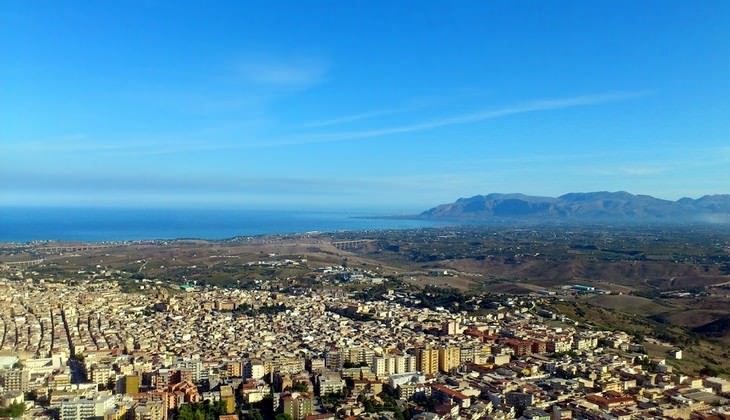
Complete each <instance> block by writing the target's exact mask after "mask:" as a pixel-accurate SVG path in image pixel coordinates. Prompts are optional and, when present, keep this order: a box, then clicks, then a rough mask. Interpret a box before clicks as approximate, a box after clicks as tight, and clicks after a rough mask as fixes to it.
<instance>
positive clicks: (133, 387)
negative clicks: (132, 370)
mask: <svg viewBox="0 0 730 420" xmlns="http://www.w3.org/2000/svg"><path fill="white" fill-rule="evenodd" d="M139 382H140V378H139V375H125V376H124V393H125V394H138V393H139Z"/></svg>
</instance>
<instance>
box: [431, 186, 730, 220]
mask: <svg viewBox="0 0 730 420" xmlns="http://www.w3.org/2000/svg"><path fill="white" fill-rule="evenodd" d="M420 217H421V218H427V219H452V220H454V219H455V220H465V221H509V220H515V219H519V220H533V221H551V220H554V221H559V220H574V221H618V222H631V221H637V222H651V221H656V222H672V223H674V222H684V223H686V222H706V223H730V195H712V196H704V197H701V198H698V199H691V198H682V199H680V200H677V201H670V200H663V199H659V198H655V197H652V196H649V195H635V194H630V193H628V192H625V191H619V192H607V191H601V192H589V193H568V194H565V195H561V196H560V197H539V196H529V195H524V194H488V195H476V196H474V197H469V198H460V199H458V200H456V201H455V202H454V203H449V204H442V205H439V206H436V207H434V208H431V209H429V210H426V211H424V212H423V213H421V214H420Z"/></svg>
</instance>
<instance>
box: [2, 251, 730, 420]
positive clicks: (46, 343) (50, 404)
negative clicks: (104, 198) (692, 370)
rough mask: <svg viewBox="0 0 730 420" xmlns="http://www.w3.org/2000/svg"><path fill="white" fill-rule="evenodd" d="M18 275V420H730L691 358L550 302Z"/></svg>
mask: <svg viewBox="0 0 730 420" xmlns="http://www.w3.org/2000/svg"><path fill="white" fill-rule="evenodd" d="M262 264H264V263H262ZM267 264H270V263H267ZM289 264H291V262H289ZM15 270H16V269H13V274H12V275H11V276H9V277H6V278H3V279H2V280H1V282H0V296H1V297H0V305H1V307H0V314H1V318H0V322H1V325H0V332H1V333H2V335H0V338H1V339H2V343H1V345H0V346H1V350H2V353H0V354H1V356H0V390H1V394H0V395H1V399H0V400H1V401H2V405H3V407H5V408H3V410H5V411H4V413H5V414H3V416H6V417H24V418H34V419H44V418H47V419H52V418H58V419H62V420H67V419H89V418H99V419H110V420H111V419H140V420H142V419H145V420H164V419H193V418H196V419H197V418H201V419H202V418H218V419H222V420H232V419H259V418H276V419H290V418H291V419H335V418H365V419H405V418H411V419H481V418H485V419H570V418H576V419H583V418H586V419H598V418H607V419H636V418H697V419H712V418H727V416H728V414H729V413H730V399H728V397H729V393H730V381H727V380H726V379H723V378H720V377H717V376H712V375H701V376H700V375H685V374H683V373H682V372H680V371H676V370H675V369H674V368H673V366H672V363H671V361H672V360H677V359H681V358H682V350H681V349H680V348H675V349H672V350H671V351H668V352H667V353H666V354H665V355H664V357H650V356H649V355H647V354H646V351H645V349H644V347H643V345H642V343H640V342H637V340H636V339H635V337H634V336H632V335H630V334H628V333H626V332H623V331H620V330H615V331H607V330H600V329H597V328H591V327H590V326H585V325H582V324H581V323H579V322H577V321H575V320H572V319H570V318H567V317H565V316H564V315H557V314H555V313H554V312H552V311H551V309H549V308H550V306H549V301H550V300H551V299H557V298H555V297H551V296H547V295H539V294H533V295H529V296H500V297H494V298H493V299H494V300H493V301H487V300H486V298H485V299H483V300H481V301H480V304H481V306H482V307H483V310H480V311H478V312H473V311H472V312H470V311H466V310H460V309H458V308H457V309H454V308H443V307H429V305H421V303H423V302H421V301H420V300H419V299H418V297H419V296H418V295H416V294H413V293H409V292H403V291H397V290H394V289H392V288H389V285H388V281H387V279H383V278H380V279H378V280H377V283H378V288H377V291H378V292H377V293H369V294H368V295H367V296H366V297H365V298H364V297H363V296H360V295H358V294H357V293H352V292H347V291H345V290H343V289H341V288H338V287H326V288H319V289H305V288H297V289H295V290H283V291H280V290H266V289H264V288H261V287H258V288H253V289H241V288H220V287H216V286H204V287H203V286H195V285H186V286H185V287H176V286H175V285H165V284H160V283H159V282H158V283H150V285H148V286H147V290H145V292H144V293H139V292H135V293H125V292H124V291H122V290H121V289H120V285H119V282H118V281H117V280H115V279H114V278H104V277H105V276H102V279H94V278H93V276H91V277H92V278H90V279H88V280H83V281H78V282H75V283H73V284H69V283H67V282H54V281H51V279H42V278H37V277H36V278H33V276H32V275H31V274H30V272H22V271H21V272H17V271H15ZM330 270H332V268H331V267H330ZM320 271H322V272H323V271H324V270H320ZM36 274H37V273H36ZM112 277H113V276H112ZM340 277H341V276H340ZM383 282H384V283H383ZM140 284H142V283H140ZM143 287H144V286H143ZM269 289H270V288H269ZM380 291H382V293H380ZM722 416H725V417H722Z"/></svg>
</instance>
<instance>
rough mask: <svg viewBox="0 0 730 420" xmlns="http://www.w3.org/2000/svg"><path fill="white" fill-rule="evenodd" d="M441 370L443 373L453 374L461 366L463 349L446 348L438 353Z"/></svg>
mask: <svg viewBox="0 0 730 420" xmlns="http://www.w3.org/2000/svg"><path fill="white" fill-rule="evenodd" d="M438 358H439V365H438V366H439V370H440V371H442V372H451V371H452V370H454V369H457V368H458V367H459V364H461V349H460V348H459V347H452V346H449V347H445V348H441V349H439V351H438Z"/></svg>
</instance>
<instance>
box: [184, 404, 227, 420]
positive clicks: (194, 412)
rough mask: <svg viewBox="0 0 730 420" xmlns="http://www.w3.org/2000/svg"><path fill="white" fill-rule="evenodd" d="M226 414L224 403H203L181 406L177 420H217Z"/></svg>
mask: <svg viewBox="0 0 730 420" xmlns="http://www.w3.org/2000/svg"><path fill="white" fill-rule="evenodd" d="M224 414H226V403H225V402H224V401H216V402H215V403H213V404H211V403H210V402H209V401H207V400H206V401H204V402H202V403H197V404H183V405H182V406H181V407H180V408H179V409H178V414H177V419H178V420H218V417H219V416H222V415H224Z"/></svg>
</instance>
